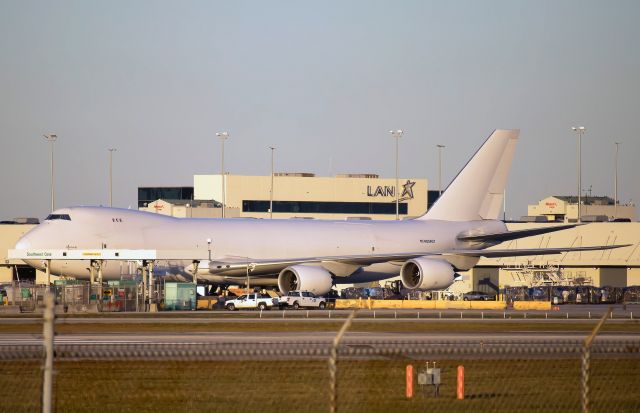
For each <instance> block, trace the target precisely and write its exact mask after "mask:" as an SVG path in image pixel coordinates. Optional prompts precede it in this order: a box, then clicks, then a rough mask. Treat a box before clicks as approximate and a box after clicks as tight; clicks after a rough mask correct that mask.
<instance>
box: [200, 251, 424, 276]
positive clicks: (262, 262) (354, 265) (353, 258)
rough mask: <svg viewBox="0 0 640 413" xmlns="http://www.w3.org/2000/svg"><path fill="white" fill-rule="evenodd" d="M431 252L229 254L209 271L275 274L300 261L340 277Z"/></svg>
mask: <svg viewBox="0 0 640 413" xmlns="http://www.w3.org/2000/svg"><path fill="white" fill-rule="evenodd" d="M426 255H430V254H428V253H425V252H412V253H403V254H369V255H341V256H326V257H302V258H295V259H282V260H278V259H275V260H274V259H251V258H244V257H229V258H223V259H220V260H215V261H211V262H210V263H209V271H210V272H211V273H212V274H219V275H228V276H234V275H244V274H246V273H247V271H249V272H250V274H251V275H252V276H254V275H273V274H274V273H278V272H280V271H282V270H284V269H285V268H287V267H289V266H291V265H297V264H321V265H323V266H327V267H331V268H332V270H333V271H332V272H335V271H339V272H340V273H341V274H336V275H339V276H347V275H350V274H351V273H353V272H354V271H355V270H357V269H358V268H360V267H363V266H366V265H371V264H376V263H380V262H390V261H398V262H404V261H406V260H409V259H411V258H417V257H424V256H426ZM436 255H437V254H436Z"/></svg>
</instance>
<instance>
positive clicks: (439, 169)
mask: <svg viewBox="0 0 640 413" xmlns="http://www.w3.org/2000/svg"><path fill="white" fill-rule="evenodd" d="M436 146H437V147H438V197H440V196H441V195H442V150H443V149H444V148H446V146H444V145H440V144H438V145H436Z"/></svg>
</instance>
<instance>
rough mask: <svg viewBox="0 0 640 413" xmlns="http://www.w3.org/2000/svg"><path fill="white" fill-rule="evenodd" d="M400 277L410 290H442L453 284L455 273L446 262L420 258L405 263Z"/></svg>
mask: <svg viewBox="0 0 640 413" xmlns="http://www.w3.org/2000/svg"><path fill="white" fill-rule="evenodd" d="M400 276H401V278H402V284H403V285H404V287H405V288H407V289H409V290H440V289H444V288H447V287H448V286H450V285H451V284H453V279H454V277H455V271H454V269H453V267H452V266H451V264H449V263H448V262H446V261H441V260H435V259H431V258H425V257H419V258H414V259H411V260H408V261H407V262H405V263H404V265H403V266H402V269H401V270H400Z"/></svg>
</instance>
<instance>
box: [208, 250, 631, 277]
mask: <svg viewBox="0 0 640 413" xmlns="http://www.w3.org/2000/svg"><path fill="white" fill-rule="evenodd" d="M629 245H631V244H625V245H608V246H593V247H573V248H529V249H502V250H500V249H484V250H453V251H446V252H441V253H433V254H429V253H425V252H411V253H403V254H369V255H341V256H326V257H303V258H295V259H282V260H278V259H251V258H244V257H228V258H224V259H220V260H216V261H211V262H209V271H210V272H211V273H212V274H217V275H226V276H241V275H246V274H247V271H248V272H249V273H250V274H251V275H252V276H259V275H273V274H275V273H278V272H280V271H282V270H284V269H285V268H287V267H289V266H291V265H298V264H319V265H322V266H323V267H325V268H327V269H329V270H330V271H331V272H333V273H334V274H336V275H338V276H348V275H350V274H351V273H353V272H354V271H356V270H357V269H358V268H360V267H363V266H367V265H371V264H376V263H381V262H398V263H402V262H404V261H406V260H410V259H412V258H418V257H425V256H446V255H462V256H467V257H487V258H499V257H518V256H526V255H551V254H562V253H563V252H577V251H601V250H610V249H615V248H622V247H628V246H629Z"/></svg>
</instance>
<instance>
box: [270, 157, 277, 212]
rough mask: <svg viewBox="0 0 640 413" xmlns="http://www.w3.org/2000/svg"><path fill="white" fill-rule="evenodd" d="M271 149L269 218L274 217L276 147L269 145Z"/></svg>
mask: <svg viewBox="0 0 640 413" xmlns="http://www.w3.org/2000/svg"><path fill="white" fill-rule="evenodd" d="M269 149H271V188H270V189H269V219H273V154H274V151H275V150H276V148H274V147H273V146H269Z"/></svg>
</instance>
